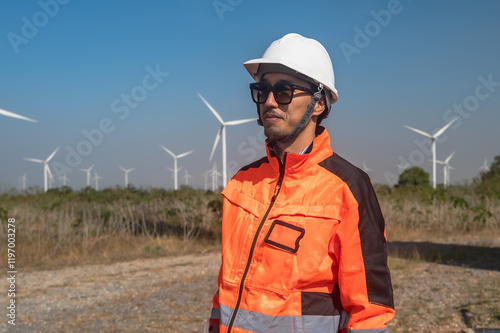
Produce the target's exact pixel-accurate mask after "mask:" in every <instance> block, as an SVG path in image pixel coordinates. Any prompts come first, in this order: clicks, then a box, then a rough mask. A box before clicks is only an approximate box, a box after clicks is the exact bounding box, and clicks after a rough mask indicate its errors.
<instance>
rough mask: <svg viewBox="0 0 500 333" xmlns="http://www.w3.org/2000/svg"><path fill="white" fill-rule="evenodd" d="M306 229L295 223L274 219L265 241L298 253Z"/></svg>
mask: <svg viewBox="0 0 500 333" xmlns="http://www.w3.org/2000/svg"><path fill="white" fill-rule="evenodd" d="M305 232H306V230H305V229H304V228H301V227H297V226H295V225H293V224H290V223H286V222H283V221H280V220H274V221H273V223H272V224H271V228H270V229H269V232H268V233H267V235H266V238H264V242H265V243H268V244H271V245H273V246H276V247H277V248H279V249H282V250H285V251H287V252H290V253H297V251H298V250H299V244H300V240H301V239H302V238H303V237H304V234H305Z"/></svg>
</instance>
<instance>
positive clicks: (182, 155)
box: [177, 150, 194, 158]
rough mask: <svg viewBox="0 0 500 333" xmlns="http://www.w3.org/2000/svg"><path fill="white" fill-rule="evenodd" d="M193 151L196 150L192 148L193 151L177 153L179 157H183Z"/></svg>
mask: <svg viewBox="0 0 500 333" xmlns="http://www.w3.org/2000/svg"><path fill="white" fill-rule="evenodd" d="M192 152H194V150H191V151H188V152H185V153H182V154H180V155H177V158H181V157H184V156H187V155H189V154H191V153H192Z"/></svg>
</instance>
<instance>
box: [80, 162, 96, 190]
mask: <svg viewBox="0 0 500 333" xmlns="http://www.w3.org/2000/svg"><path fill="white" fill-rule="evenodd" d="M94 165H95V164H92V165H91V166H90V168H88V169H80V170H81V171H83V172H86V173H87V187H88V186H90V170H92V168H93V167H94Z"/></svg>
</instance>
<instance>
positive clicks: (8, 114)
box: [0, 109, 38, 123]
mask: <svg viewBox="0 0 500 333" xmlns="http://www.w3.org/2000/svg"><path fill="white" fill-rule="evenodd" d="M0 114H1V115H3V116H7V117H11V118H17V119H22V120H27V121H31V122H33V123H37V122H38V120H35V119H31V118H28V117H25V116H21V115H19V114H16V113H14V112H10V111H6V110H2V109H0Z"/></svg>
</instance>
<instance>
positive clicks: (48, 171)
mask: <svg viewBox="0 0 500 333" xmlns="http://www.w3.org/2000/svg"><path fill="white" fill-rule="evenodd" d="M45 169H46V170H47V173H48V174H49V176H50V179H52V180H54V176H53V175H52V172H51V171H50V168H49V165H48V164H45Z"/></svg>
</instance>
